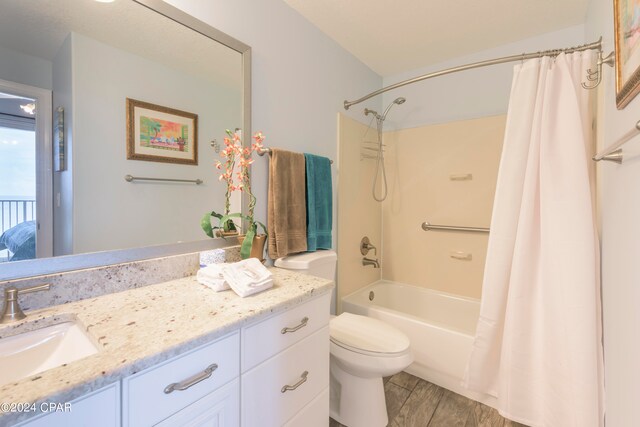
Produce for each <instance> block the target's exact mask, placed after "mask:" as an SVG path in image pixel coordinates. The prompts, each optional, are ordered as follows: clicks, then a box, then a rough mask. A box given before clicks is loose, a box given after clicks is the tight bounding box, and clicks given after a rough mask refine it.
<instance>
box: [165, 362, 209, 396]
mask: <svg viewBox="0 0 640 427" xmlns="http://www.w3.org/2000/svg"><path fill="white" fill-rule="evenodd" d="M216 369H218V364H217V363H213V364H211V365H209V366H207V369H205V370H204V371H202V372H200V373H199V374H196V375H194V376H192V377H191V378H187V379H186V380H184V381H180V382H179V383H171V384H169V385H168V386H166V387H165V388H164V392H165V393H166V394H169V393H171V392H172V391H174V390H178V391H184V390H186V389H188V388H189V387H191V386H194V385H196V384H198V383H199V382H200V381H204V380H206V379H207V378H209V377H210V376H211V375H213V371H215V370H216Z"/></svg>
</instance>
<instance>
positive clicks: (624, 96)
mask: <svg viewBox="0 0 640 427" xmlns="http://www.w3.org/2000/svg"><path fill="white" fill-rule="evenodd" d="M613 8H614V10H613V19H614V31H615V34H614V36H615V37H614V38H615V49H616V58H615V59H616V66H615V69H616V107H617V108H618V109H619V110H621V109H623V108H624V107H625V106H626V105H627V104H629V102H631V100H632V99H633V98H635V96H636V95H637V94H638V92H640V25H635V26H634V19H633V18H634V8H640V0H614V1H613Z"/></svg>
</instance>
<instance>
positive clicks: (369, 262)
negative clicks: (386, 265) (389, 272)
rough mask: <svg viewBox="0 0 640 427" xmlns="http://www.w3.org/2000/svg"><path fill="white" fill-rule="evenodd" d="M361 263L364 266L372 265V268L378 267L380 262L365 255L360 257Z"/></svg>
mask: <svg viewBox="0 0 640 427" xmlns="http://www.w3.org/2000/svg"><path fill="white" fill-rule="evenodd" d="M362 265H364V266H365V267H366V266H367V265H373V268H380V264H379V263H378V260H377V259H370V258H367V257H364V258H362Z"/></svg>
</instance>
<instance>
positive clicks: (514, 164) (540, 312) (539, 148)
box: [465, 51, 604, 427]
mask: <svg viewBox="0 0 640 427" xmlns="http://www.w3.org/2000/svg"><path fill="white" fill-rule="evenodd" d="M594 59H595V53H594V52H593V51H587V52H583V53H574V54H570V55H565V54H562V55H560V56H558V57H557V58H555V59H553V58H549V57H543V58H540V59H534V60H530V61H526V62H524V63H522V64H519V65H517V66H515V67H514V77H513V83H512V87H511V98H510V102H509V111H508V115H507V127H506V133H505V139H504V146H503V152H502V158H501V161H500V170H499V174H498V183H497V188H496V195H495V201H494V206H493V215H492V218H491V234H490V237H489V247H488V253H487V260H486V265H485V272H484V282H483V289H482V303H481V310H480V320H479V322H478V327H477V331H476V337H475V340H474V344H473V350H472V354H471V357H470V360H469V364H468V367H467V373H466V377H465V386H466V387H467V388H469V389H472V390H476V391H480V392H484V393H488V394H491V395H493V396H495V397H496V398H497V400H498V408H497V409H498V410H499V411H500V413H501V414H502V415H503V416H505V417H507V418H510V419H512V420H514V421H518V422H521V423H524V424H527V425H530V426H545V427H590V426H602V425H603V417H604V415H603V414H604V389H603V358H602V329H601V320H600V317H601V315H600V282H599V276H600V271H599V246H598V237H597V231H596V222H595V214H594V208H593V207H594V198H595V193H594V192H595V188H594V185H593V182H594V180H593V172H592V171H593V167H592V165H591V160H590V157H591V155H592V139H593V133H592V119H593V114H592V108H591V105H592V102H590V98H591V96H592V95H593V91H591V90H586V89H583V88H582V87H581V86H580V83H581V81H582V80H584V76H585V71H586V70H587V69H588V68H592V69H593V68H594V62H595V61H594Z"/></svg>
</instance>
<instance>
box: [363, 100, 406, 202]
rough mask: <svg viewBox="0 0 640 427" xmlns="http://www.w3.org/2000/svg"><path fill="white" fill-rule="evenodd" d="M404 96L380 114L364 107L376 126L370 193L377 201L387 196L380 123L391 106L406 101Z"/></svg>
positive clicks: (365, 112) (366, 114) (365, 113)
mask: <svg viewBox="0 0 640 427" xmlns="http://www.w3.org/2000/svg"><path fill="white" fill-rule="evenodd" d="M406 101H407V100H406V98H403V97H399V98H396V99H394V100H393V102H392V103H391V104H389V106H388V107H387V108H386V109H385V110H384V113H383V114H382V115H380V114H378V112H377V111H374V110H370V109H368V108H365V109H364V115H365V116H368V115H369V114H373V116H374V117H375V119H376V125H377V126H376V127H377V129H378V150H377V151H378V154H377V156H376V172H375V175H374V177H373V187H372V189H371V193H372V195H373V199H374V200H375V201H377V202H381V201H383V200H384V199H386V198H387V173H386V171H385V168H384V154H383V150H382V124H383V123H384V120H385V119H386V118H387V113H388V112H389V110H391V107H393V106H394V105H396V104H397V105H401V104H404V103H405V102H406ZM372 121H373V120H372ZM381 170H382V171H381ZM379 175H382V183H381V184H382V195H381V196H380V197H378V196H377V195H376V183H377V182H378V176H379Z"/></svg>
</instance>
